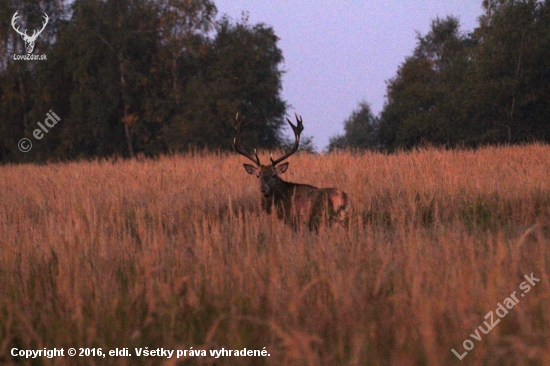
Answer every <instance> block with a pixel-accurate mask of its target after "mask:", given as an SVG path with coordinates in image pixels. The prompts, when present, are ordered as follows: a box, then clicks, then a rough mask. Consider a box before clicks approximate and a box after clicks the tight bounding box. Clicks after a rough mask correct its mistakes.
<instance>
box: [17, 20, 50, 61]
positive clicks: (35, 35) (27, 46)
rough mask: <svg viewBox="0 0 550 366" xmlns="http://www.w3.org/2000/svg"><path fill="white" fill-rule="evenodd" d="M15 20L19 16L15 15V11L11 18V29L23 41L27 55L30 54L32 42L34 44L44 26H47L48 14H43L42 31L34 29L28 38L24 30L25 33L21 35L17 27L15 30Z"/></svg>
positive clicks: (32, 46)
mask: <svg viewBox="0 0 550 366" xmlns="http://www.w3.org/2000/svg"><path fill="white" fill-rule="evenodd" d="M17 18H19V16H18V15H17V11H16V12H15V14H13V17H12V18H11V26H12V27H13V29H15V31H16V32H17V33H19V34H20V35H21V38H23V41H25V49H26V50H27V53H32V51H33V50H34V42H36V39H37V38H38V36H39V35H40V33H42V31H43V30H44V28H46V24H48V19H49V18H48V14H46V13H44V20H45V21H44V23H42V29H40V30H39V31H38V30H36V29H35V30H34V32H33V34H32V36H29V35H28V34H27V30H25V32H24V33H23V32H20V31H19V27H17V28H15V22H16V20H17Z"/></svg>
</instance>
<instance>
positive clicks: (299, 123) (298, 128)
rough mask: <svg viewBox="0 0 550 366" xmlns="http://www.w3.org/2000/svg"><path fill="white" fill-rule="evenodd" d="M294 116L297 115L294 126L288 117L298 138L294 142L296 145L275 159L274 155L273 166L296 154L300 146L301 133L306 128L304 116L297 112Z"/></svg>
mask: <svg viewBox="0 0 550 366" xmlns="http://www.w3.org/2000/svg"><path fill="white" fill-rule="evenodd" d="M294 116H296V126H294V125H293V124H292V122H290V120H289V119H288V118H287V119H286V120H287V121H288V123H289V124H290V127H292V131H294V137H295V138H296V141H295V142H294V146H293V147H292V150H290V151H289V152H287V153H286V154H284V155H283V156H282V157H280V158H279V159H277V160H273V157H271V164H272V165H273V166H275V165H277V164H279V163H280V162H282V161H283V160H285V159H286V158H288V157H289V156H290V155H292V154H294V153H295V152H296V150H298V147H299V146H300V134H301V133H302V131H303V130H304V126H303V124H302V117H298V115H297V114H296V113H294Z"/></svg>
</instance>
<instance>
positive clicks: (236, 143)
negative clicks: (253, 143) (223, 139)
mask: <svg viewBox="0 0 550 366" xmlns="http://www.w3.org/2000/svg"><path fill="white" fill-rule="evenodd" d="M243 120H244V117H243V118H241V119H239V113H237V116H235V121H236V122H237V124H236V125H235V130H237V136H236V137H235V139H234V140H233V147H234V148H235V151H237V152H238V153H239V154H241V155H242V156H245V157H247V158H249V159H250V160H252V162H253V163H254V164H256V166H261V165H262V164H260V158H258V154H257V153H256V149H254V157H253V156H252V155H251V154H249V153H247V152H246V150H244V149H243V148H242V147H241V146H240V145H241V142H240V141H239V137H240V136H241V128H242V127H243V126H242V122H243Z"/></svg>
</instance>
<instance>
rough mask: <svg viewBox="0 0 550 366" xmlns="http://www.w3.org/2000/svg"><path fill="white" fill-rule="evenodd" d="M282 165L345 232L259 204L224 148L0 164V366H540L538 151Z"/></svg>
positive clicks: (544, 337)
mask: <svg viewBox="0 0 550 366" xmlns="http://www.w3.org/2000/svg"><path fill="white" fill-rule="evenodd" d="M265 156H266V155H265V153H264V154H263V156H262V157H263V160H265ZM289 161H290V168H289V170H288V172H287V173H286V174H285V175H284V176H283V179H286V180H290V181H294V182H301V183H309V184H313V185H317V186H319V187H321V186H324V187H330V186H336V187H338V188H340V189H342V190H344V191H346V192H347V193H348V194H349V195H350V197H351V202H352V213H351V221H350V225H349V227H348V229H344V228H341V227H335V228H334V229H333V230H328V229H327V230H325V229H321V231H320V233H319V234H315V233H311V232H309V231H307V230H299V231H297V232H295V231H293V230H292V229H290V228H289V227H288V226H286V225H285V224H284V223H283V222H281V221H279V220H277V218H276V217H270V216H268V215H266V214H264V213H262V212H261V210H260V207H259V201H260V193H259V191H258V187H257V185H256V182H255V181H254V179H253V178H252V177H250V176H249V175H248V174H246V172H245V171H244V169H243V167H242V163H243V162H245V159H244V158H243V157H241V156H238V155H234V154H231V155H230V154H200V153H196V154H188V155H179V156H171V157H162V158H159V159H156V160H145V159H141V160H140V159H136V160H118V161H99V162H97V161H96V162H79V163H66V164H51V165H46V166H32V165H18V166H10V165H8V166H3V167H0V189H1V194H0V291H1V293H2V295H1V296H0V363H2V364H12V363H21V364H27V363H28V364H43V365H52V364H55V365H74V364H83V365H84V364H85V365H88V364H90V365H94V364H95V365H102V364H123V365H124V364H126V365H134V364H138V365H149V364H154V365H156V364H168V365H173V364H178V363H181V364H184V365H187V364H189V365H289V366H290V365H455V364H456V365H550V311H549V309H550V283H549V274H550V146H547V145H528V146H521V147H500V148H482V149H478V150H476V151H458V150H456V151H444V150H437V149H427V150H419V151H414V152H408V153H399V154H395V155H383V154H378V153H366V154H351V153H340V154H333V155H328V156H311V155H304V154H302V155H298V156H294V157H292V158H291V159H289ZM531 273H533V277H535V278H536V279H538V280H540V281H534V280H531V281H532V282H533V281H534V283H535V285H534V286H531V287H530V291H529V292H525V291H523V289H524V288H525V286H524V287H521V286H522V284H523V285H524V284H525V283H527V284H529V283H530V282H529V281H527V280H526V278H525V277H524V276H525V275H531ZM514 292H515V294H513V293H514ZM514 296H515V297H516V298H517V299H518V302H517V303H515V305H514V302H515V301H513V300H511V299H513V297H514ZM499 303H500V304H501V305H502V306H504V305H505V304H507V305H509V306H510V308H508V309H507V310H506V314H504V315H503V317H502V318H500V317H499V316H497V314H499V313H500V314H503V313H504V310H502V309H501V308H499V306H498V304H499ZM490 312H491V313H492V315H493V317H494V319H493V320H491V318H490V316H489V315H488V314H489V313H490ZM497 320H500V321H499V322H498V324H496V325H494V323H496V322H497ZM484 322H486V323H484ZM491 322H492V323H493V325H494V327H493V329H492V330H490V331H488V332H487V330H488V329H489V328H490V327H491V326H490V324H491ZM478 327H481V328H482V329H480V328H478ZM476 330H477V333H476ZM483 330H485V332H487V334H485V332H483ZM471 335H472V336H471ZM54 347H55V348H57V349H60V348H63V349H64V352H65V357H56V358H47V357H40V358H37V359H25V358H24V357H12V356H11V352H12V349H13V348H17V349H18V350H27V349H29V350H32V349H34V350H37V349H44V348H47V349H53V348H54ZM70 347H75V348H77V350H78V348H80V347H83V348H90V349H91V348H94V349H96V350H97V348H101V349H102V352H103V353H107V352H108V351H110V350H114V349H115V348H118V349H122V348H128V351H129V353H131V354H132V356H131V357H115V356H108V355H107V356H106V357H105V358H100V357H97V356H96V357H93V356H88V357H68V356H67V350H68V349H69V348H70ZM145 347H148V349H149V350H153V349H157V348H164V349H168V350H181V351H183V350H185V351H187V353H186V354H187V355H186V356H183V357H181V358H179V359H177V358H176V357H175V354H174V356H173V357H172V358H169V359H168V358H166V357H164V358H162V357H151V356H149V357H146V356H143V355H142V356H139V357H138V356H137V355H136V351H135V348H143V349H145ZM264 347H265V350H266V351H267V353H269V355H270V356H265V357H234V356H222V357H219V358H215V357H211V356H210V350H221V349H222V348H224V349H225V350H243V349H244V348H246V349H247V350H263V349H264ZM465 347H467V348H465ZM472 347H473V348H472ZM468 348H470V350H469V351H468V350H467V349H468ZM452 349H454V350H455V352H456V353H457V354H458V355H462V356H463V359H462V360H461V361H459V358H458V357H457V356H456V355H455V354H454V353H453V352H452V351H451V350H452ZM190 350H193V351H198V350H204V351H205V353H206V354H207V356H195V355H191V356H189V354H194V353H195V352H189V351H190ZM96 352H97V351H96ZM464 352H468V353H467V354H465V355H464ZM198 353H199V354H200V352H198Z"/></svg>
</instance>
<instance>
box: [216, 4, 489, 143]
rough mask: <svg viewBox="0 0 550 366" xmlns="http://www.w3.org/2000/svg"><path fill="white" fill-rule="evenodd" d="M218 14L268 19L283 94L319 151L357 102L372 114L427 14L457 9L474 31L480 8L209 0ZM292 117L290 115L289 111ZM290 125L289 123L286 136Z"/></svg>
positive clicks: (424, 30)
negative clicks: (278, 56) (279, 55)
mask: <svg viewBox="0 0 550 366" xmlns="http://www.w3.org/2000/svg"><path fill="white" fill-rule="evenodd" d="M214 2H215V4H216V6H217V8H218V14H219V16H221V15H222V14H227V15H229V16H230V17H231V18H232V19H233V20H239V19H241V13H242V12H243V11H245V12H248V14H249V21H250V23H251V24H256V23H265V24H267V25H269V26H271V27H273V29H274V30H275V34H276V35H277V36H278V37H279V38H280V41H279V44H278V45H279V48H280V49H281V50H282V51H283V56H284V58H285V62H284V63H283V65H282V68H283V70H285V72H286V73H285V74H284V76H283V91H282V97H283V99H284V100H286V101H287V102H288V103H289V104H290V106H291V107H290V108H289V109H288V111H287V113H288V115H289V116H293V115H294V112H296V113H298V114H299V115H301V116H302V118H303V121H304V132H303V136H313V137H314V140H313V141H314V143H315V145H316V147H317V149H318V150H319V151H321V150H322V149H324V148H325V147H326V146H327V144H328V141H329V138H330V137H332V136H334V135H336V134H341V133H343V132H344V127H343V123H344V121H345V120H346V119H347V118H348V117H349V116H350V115H351V113H352V111H353V110H354V109H356V108H357V106H358V104H359V102H361V101H366V102H368V103H370V104H371V106H372V110H373V112H374V114H375V115H377V114H378V113H379V112H380V110H381V109H382V107H383V105H384V100H385V94H386V81H387V80H388V79H390V78H392V77H394V76H395V75H396V72H397V68H398V66H399V65H400V64H401V63H403V61H404V60H405V57H406V56H410V55H411V54H412V51H413V49H414V47H415V45H416V38H415V37H416V31H419V32H420V33H421V34H422V35H425V34H426V33H427V32H428V30H429V28H430V25H431V21H432V19H435V18H436V17H438V16H439V17H441V18H442V17H446V16H447V15H454V16H456V17H457V18H458V19H459V20H460V24H461V29H462V31H465V32H470V31H472V30H473V29H474V28H475V27H476V26H477V18H478V17H479V16H480V15H481V14H482V8H481V2H482V1H481V0H475V1H474V0H417V1H413V0H394V1H392V0H389V1H388V0H371V1H351V0H340V1H337V0H321V1H299V0H297V1H285V0H277V1H276V0H264V1H261V0H256V1H253V0H214ZM292 120H293V118H292ZM289 131H290V129H288V130H287V135H290V133H289Z"/></svg>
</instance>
